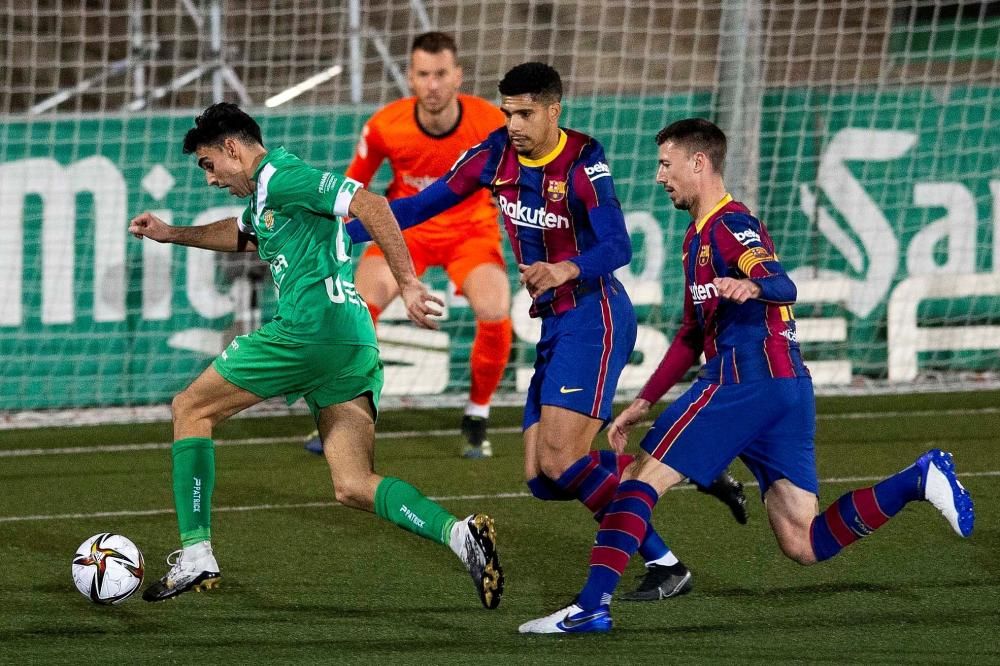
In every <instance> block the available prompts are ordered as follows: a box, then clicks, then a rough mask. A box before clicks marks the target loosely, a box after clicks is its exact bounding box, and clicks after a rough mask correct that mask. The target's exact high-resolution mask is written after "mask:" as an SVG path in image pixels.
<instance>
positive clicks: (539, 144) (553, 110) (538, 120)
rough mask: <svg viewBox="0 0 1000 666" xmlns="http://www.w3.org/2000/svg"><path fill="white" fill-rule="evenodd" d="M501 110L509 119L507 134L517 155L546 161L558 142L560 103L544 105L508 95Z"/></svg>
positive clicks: (526, 98) (531, 99) (519, 96)
mask: <svg viewBox="0 0 1000 666" xmlns="http://www.w3.org/2000/svg"><path fill="white" fill-rule="evenodd" d="M500 110H501V111H503V114H504V115H505V116H507V133H508V134H509V135H510V142H511V144H513V146H514V150H516V151H517V154H518V155H524V156H525V157H529V158H532V159H537V158H539V157H544V156H545V154H546V153H547V152H549V151H550V150H552V149H553V148H555V147H556V144H557V143H558V141H559V113H560V112H561V111H562V105H561V104H560V103H559V102H553V103H551V104H545V103H543V102H539V101H536V100H535V99H533V98H532V96H531V95H506V96H504V97H503V98H502V99H501V100H500Z"/></svg>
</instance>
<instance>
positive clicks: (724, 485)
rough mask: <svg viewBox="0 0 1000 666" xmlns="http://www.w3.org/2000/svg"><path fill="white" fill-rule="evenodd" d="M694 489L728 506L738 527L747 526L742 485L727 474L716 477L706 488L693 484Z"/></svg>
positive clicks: (745, 499) (745, 504)
mask: <svg viewBox="0 0 1000 666" xmlns="http://www.w3.org/2000/svg"><path fill="white" fill-rule="evenodd" d="M695 487H696V488H698V490H699V491H700V492H703V493H705V494H707V495H711V496H712V497H715V498H716V499H718V500H719V501H720V502H722V503H723V504H725V505H726V506H728V507H729V510H730V511H731V512H732V514H733V518H735V519H736V522H738V523H739V524H740V525H746V524H747V519H748V515H747V497H746V495H744V494H743V484H742V483H740V482H739V481H737V480H736V479H734V478H733V477H731V476H730V475H729V473H728V472H723V473H722V474H720V475H719V476H718V477H716V479H715V480H714V481H712V483H711V484H710V485H709V486H708V487H707V488H706V487H705V486H701V485H698V484H695Z"/></svg>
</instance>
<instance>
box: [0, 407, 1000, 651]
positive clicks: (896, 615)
mask: <svg viewBox="0 0 1000 666" xmlns="http://www.w3.org/2000/svg"><path fill="white" fill-rule="evenodd" d="M819 411H820V421H819V434H818V441H817V451H818V467H819V475H820V478H821V498H820V503H821V505H822V506H826V505H827V504H829V503H830V502H831V501H833V500H834V499H836V498H837V497H838V496H839V495H840V494H841V493H843V492H844V491H846V490H848V489H850V488H853V487H859V486H864V485H870V483H871V482H873V481H875V480H877V479H878V478H881V477H883V476H885V475H887V474H890V473H892V472H894V471H896V470H897V469H899V468H901V467H903V466H905V465H907V464H909V463H910V462H911V461H912V460H913V459H914V458H915V457H916V456H917V455H918V454H919V453H920V452H922V451H923V450H924V449H927V448H930V447H933V446H938V447H941V448H946V449H948V450H950V451H952V452H953V453H954V454H955V459H956V464H957V467H958V470H959V472H960V474H962V480H963V483H965V485H966V487H968V488H969V490H970V491H971V492H972V495H973V497H974V499H975V502H976V514H977V515H976V530H975V533H974V534H973V535H972V537H971V538H970V539H967V540H963V539H961V538H959V537H957V536H956V535H955V534H954V533H953V532H952V531H951V529H950V528H949V527H948V525H947V524H946V523H945V521H944V520H943V519H942V518H941V517H940V516H939V515H938V513H937V512H936V511H935V510H934V509H933V508H932V507H931V506H930V505H927V504H918V505H911V506H910V507H907V509H906V510H904V511H903V513H902V514H900V515H899V516H898V517H897V518H896V519H894V520H893V521H892V522H891V523H890V524H889V525H887V526H886V527H884V528H883V529H881V530H879V531H878V533H876V534H875V535H873V536H871V537H869V538H868V539H866V540H864V541H863V542H861V543H858V544H856V545H854V546H852V547H851V548H849V549H847V550H846V551H845V552H844V553H843V554H842V555H841V556H839V557H837V558H836V559H834V560H832V561H831V562H828V563H825V564H822V565H819V566H816V567H811V568H803V567H800V566H798V565H796V564H794V563H792V562H791V561H788V560H786V559H784V558H783V557H782V556H781V555H780V553H779V551H778V549H777V546H776V545H775V543H774V538H773V536H772V535H771V533H770V530H769V529H768V527H767V524H766V517H765V515H764V512H763V507H762V506H761V504H760V503H759V501H758V499H757V498H758V495H757V489H756V488H755V487H748V488H747V492H748V495H749V496H750V498H751V505H750V509H751V515H750V524H749V525H748V526H746V527H741V526H739V525H737V524H736V523H735V522H734V521H733V520H732V519H731V517H730V516H729V514H728V512H727V510H726V509H725V508H724V507H723V506H722V505H721V504H719V503H717V502H716V501H715V500H713V499H712V498H709V497H707V496H705V495H701V494H700V493H697V492H692V491H690V490H684V489H681V490H676V491H672V492H670V493H668V495H667V496H666V497H665V498H664V500H663V501H661V502H660V504H659V505H658V506H657V509H656V514H655V523H656V525H657V526H658V528H659V529H660V532H661V533H662V534H663V536H664V538H665V539H666V541H667V542H668V544H670V545H671V546H672V547H673V549H674V550H675V552H676V553H677V554H678V555H679V556H680V557H681V559H682V560H683V561H684V562H685V563H686V564H687V565H688V566H689V567H690V568H691V569H692V571H693V572H694V591H693V592H692V593H691V594H690V595H687V596H685V597H681V598H678V599H673V600H668V601H662V602H656V603H647V604H626V603H616V604H615V605H614V607H613V613H614V618H615V623H616V628H615V630H614V631H613V632H612V633H611V634H609V635H605V636H573V637H548V636H536V637H524V636H520V635H518V634H517V626H518V624H519V623H521V622H523V621H525V620H527V619H530V618H533V617H536V616H538V615H540V614H543V613H546V612H549V611H551V610H554V609H555V608H556V607H558V606H560V605H562V604H564V603H568V601H569V600H570V599H571V598H572V596H573V594H575V592H576V591H577V590H578V588H579V586H580V584H581V583H582V581H583V579H584V577H585V576H586V564H587V558H588V556H589V546H590V543H591V542H592V539H593V536H594V532H595V528H596V525H595V523H594V521H593V520H592V519H591V518H590V517H589V515H588V514H587V513H586V511H585V510H584V509H583V508H582V507H581V506H580V505H578V504H576V503H572V502H553V503H541V502H539V501H537V500H534V499H532V498H530V497H528V496H527V495H526V492H525V490H526V488H525V486H524V483H523V479H522V471H521V470H522V455H521V443H520V437H519V434H518V433H517V429H516V426H517V424H518V420H519V417H520V412H519V410H513V409H512V410H500V411H498V412H497V413H496V415H495V419H494V420H495V423H496V425H497V428H498V429H499V428H500V427H501V426H505V428H504V431H503V432H502V433H501V432H495V433H494V434H493V435H492V437H491V439H492V441H493V443H494V450H495V452H496V457H495V458H494V459H492V460H487V461H466V460H462V459H460V458H459V457H458V455H457V454H458V452H459V450H460V441H459V438H458V435H457V432H456V434H454V435H450V436H441V435H429V434H422V435H419V436H405V437H400V436H398V434H399V432H401V431H429V430H431V429H438V428H442V427H443V426H451V425H454V426H456V428H457V424H458V414H457V412H454V411H443V412H405V411H404V412H391V413H387V414H385V415H384V418H383V422H382V423H381V424H380V431H381V432H382V433H383V434H385V437H383V439H382V440H381V441H380V442H379V444H378V446H377V453H376V466H377V469H378V471H379V472H380V473H382V474H391V475H397V476H401V477H403V478H405V479H407V480H408V481H410V482H411V483H413V484H414V485H416V486H417V487H419V488H421V489H422V490H423V491H424V492H425V493H427V494H428V495H431V496H434V497H437V498H442V499H441V502H442V504H444V505H445V506H446V507H447V508H448V509H450V510H451V511H452V512H453V513H455V514H457V515H459V516H464V515H466V514H468V513H470V512H472V511H473V510H478V511H486V512H489V513H490V514H492V515H493V516H494V517H495V518H496V520H497V526H498V538H499V547H500V554H501V558H502V561H503V564H504V567H505V569H506V573H507V591H506V594H505V597H504V601H503V603H502V604H501V606H500V609H499V610H497V611H493V612H490V611H486V610H483V609H482V608H481V607H480V606H479V602H478V600H477V597H476V595H475V592H474V590H473V588H472V585H471V582H470V581H469V580H468V578H467V575H466V574H465V572H464V570H463V569H462V568H461V565H460V564H459V562H458V560H457V559H456V558H455V557H454V556H453V555H452V554H451V553H450V552H449V551H447V550H446V549H444V548H442V547H439V546H437V545H434V544H431V543H429V542H425V541H422V540H420V539H418V538H417V537H415V536H413V535H410V534H408V533H405V532H403V531H401V530H399V529H397V528H395V527H393V526H391V525H389V524H387V523H384V522H382V521H380V520H378V519H377V518H375V517H374V516H372V515H369V514H364V513H360V512H357V511H352V510H349V509H346V508H344V507H340V506H336V505H334V503H333V497H332V491H331V486H330V481H329V477H328V473H327V469H326V466H325V464H324V463H323V462H322V461H321V460H320V459H319V458H317V457H316V456H313V455H310V454H308V453H306V452H305V451H303V449H302V447H301V435H303V434H304V433H305V432H306V431H307V430H309V429H310V424H309V423H308V420H307V418H305V417H300V418H273V419H239V420H235V421H233V422H231V423H229V424H227V425H225V426H224V427H222V428H220V429H219V431H218V433H217V440H218V442H219V443H220V445H219V446H218V448H217V482H216V489H215V497H214V502H213V504H214V508H215V509H216V511H215V513H214V514H213V530H214V539H213V541H214V544H215V547H216V553H217V555H218V557H219V561H220V564H221V566H222V571H223V582H222V586H221V587H220V588H219V589H218V590H216V591H213V592H211V593H208V594H197V595H196V594H188V595H184V596H182V597H180V598H179V599H177V600H175V601H171V602H167V603H163V604H148V603H145V602H143V601H142V600H141V599H139V598H138V597H136V598H133V599H130V600H129V601H127V602H126V603H125V604H123V605H121V606H119V607H113V608H104V607H98V606H95V605H92V604H91V603H90V602H88V601H87V600H86V599H85V598H84V597H83V596H81V595H80V594H79V593H78V592H77V591H76V589H75V587H74V586H73V582H72V578H71V576H70V560H71V557H72V554H73V552H74V550H75V549H76V547H77V545H79V543H80V542H81V541H83V540H84V539H85V538H86V537H88V536H90V535H91V534H94V533H97V532H101V531H113V532H119V533H122V534H125V535H126V536H128V537H130V538H131V539H133V540H134V541H135V542H136V543H137V544H138V545H139V546H140V548H142V550H143V553H144V554H145V557H146V570H147V581H150V580H152V579H154V578H156V577H159V576H161V575H162V574H163V572H164V571H165V568H166V565H165V563H164V561H163V558H164V557H165V556H166V554H167V553H169V552H170V551H171V550H173V549H174V548H176V547H177V543H178V537H177V532H176V525H175V522H174V518H173V515H172V509H171V507H172V497H171V485H170V473H169V470H170V455H169V439H170V428H169V425H168V424H154V425H130V426H107V427H87V428H83V427H81V428H67V429H46V430H34V431H0V489H2V491H0V534H2V538H0V562H2V564H3V567H2V573H0V663H68V662H76V663H84V662H97V661H98V660H100V661H101V662H104V663H152V662H155V663H193V662H195V661H197V662H199V663H264V662H279V663H317V662H324V663H366V664H370V663H377V660H379V659H382V660H386V659H392V660H394V661H395V662H397V663H451V664H471V663H487V664H489V663H495V662H498V661H499V662H501V663H503V664H505V665H506V664H555V663H575V664H586V663H614V664H632V663H635V664H663V663H678V662H684V663H708V664H718V663H769V664H771V663H780V662H800V663H847V662H855V663H954V664H970V663H975V664H977V666H978V665H980V664H986V663H997V662H1000V644H998V641H997V640H996V636H997V629H998V627H1000V529H998V519H1000V501H998V499H997V497H998V493H997V490H998V489H1000V435H998V433H1000V394H998V393H992V392H978V393H964V394H954V395H941V394H938V395H934V394H927V395H914V396H905V397H899V396H884V397H867V398H863V399H860V398H827V399H823V400H821V401H820V403H819ZM393 432H396V433H397V435H395V436H393V435H390V434H389V433H393ZM636 439H637V437H636ZM248 440H251V441H248ZM252 440H256V443H255V442H254V441H252ZM602 441H603V440H602ZM157 443H159V444H162V445H163V446H149V447H145V448H143V447H133V449H134V450H121V449H120V448H116V447H118V445H123V444H157ZM99 446H107V447H109V449H108V450H104V451H99V450H96V447H99ZM634 446H635V442H633V447H634ZM28 449H51V450H53V451H48V452H45V453H41V454H40V453H39V452H33V453H31V452H28V451H27V450H28ZM65 449H85V450H84V451H65ZM86 449H89V450H86ZM57 450H58V451H57ZM733 470H734V473H735V474H736V476H737V477H738V478H740V479H742V480H744V481H748V480H750V475H749V473H748V472H747V471H746V469H745V468H743V467H742V466H741V465H740V464H739V463H737V464H735V465H734V468H733ZM98 512H121V513H120V514H118V515H106V516H103V517H96V516H94V514H95V513H98ZM63 514H79V515H78V516H77V517H69V518H53V517H52V516H58V515H63ZM639 572H640V565H638V563H637V562H633V563H632V565H631V566H630V569H629V571H627V572H626V577H625V579H624V580H623V584H624V586H631V585H633V584H634V580H633V576H634V575H637V574H638V573H639Z"/></svg>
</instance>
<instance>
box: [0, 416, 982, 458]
mask: <svg viewBox="0 0 1000 666" xmlns="http://www.w3.org/2000/svg"><path fill="white" fill-rule="evenodd" d="M996 413H1000V407H981V408H976V409H946V410H924V411H913V412H846V413H844V414H820V415H819V416H818V417H817V418H818V419H819V420H821V421H825V420H830V421H834V420H841V419H843V420H856V419H872V418H900V417H904V416H974V415H982V414H996ZM650 423H652V422H651V421H647V422H645V423H641V424H640V426H648V425H649V424H650ZM490 432H493V433H497V434H500V435H513V434H517V433H519V432H521V428H520V427H519V426H504V427H497V428H490ZM457 435H458V431H457V430H455V429H439V430H400V431H395V432H393V431H389V432H380V433H378V434H377V435H376V440H392V439H416V438H418V437H456V436H457ZM300 440H301V437H297V436H286V437H251V438H247V439H225V440H218V441H216V442H215V445H216V446H261V445H268V444H287V443H290V442H297V441H300ZM172 445H173V444H172V443H171V442H149V443H146V444H98V445H96V446H64V447H59V448H33V449H10V450H6V451H4V450H0V458H24V457H30V456H59V455H62V456H68V455H87V454H90V453H122V452H127V451H163V450H166V449H169V448H170V447H171V446H172Z"/></svg>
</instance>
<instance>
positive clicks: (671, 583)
mask: <svg viewBox="0 0 1000 666" xmlns="http://www.w3.org/2000/svg"><path fill="white" fill-rule="evenodd" d="M691 587H692V584H691V572H690V571H689V570H688V568H687V567H686V566H684V565H683V564H681V563H680V562H678V563H677V564H672V565H670V566H663V565H661V564H649V565H646V573H645V575H643V576H642V581H641V582H640V583H639V587H637V588H636V589H634V590H633V591H631V592H629V593H627V594H623V595H622V596H621V600H622V601H659V600H660V599H669V598H670V597H679V596H680V595H682V594H687V593H688V592H690V591H691Z"/></svg>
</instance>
